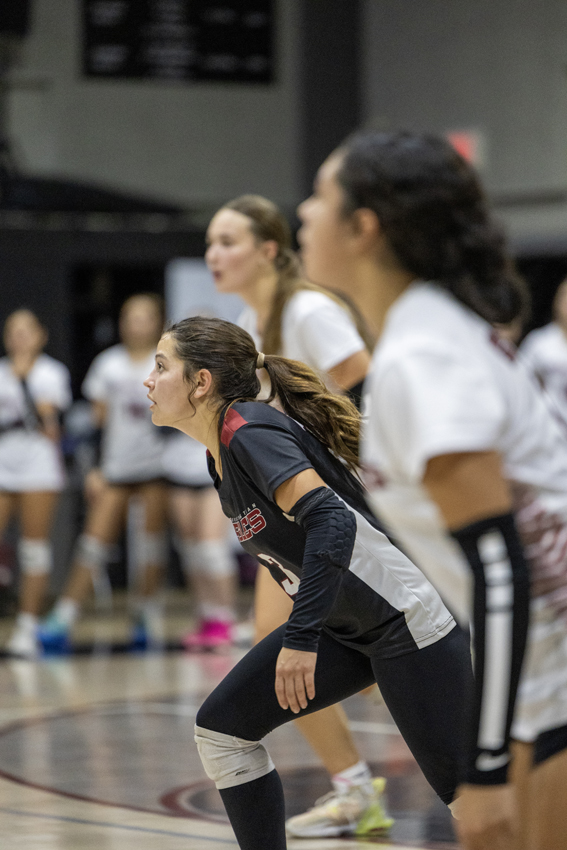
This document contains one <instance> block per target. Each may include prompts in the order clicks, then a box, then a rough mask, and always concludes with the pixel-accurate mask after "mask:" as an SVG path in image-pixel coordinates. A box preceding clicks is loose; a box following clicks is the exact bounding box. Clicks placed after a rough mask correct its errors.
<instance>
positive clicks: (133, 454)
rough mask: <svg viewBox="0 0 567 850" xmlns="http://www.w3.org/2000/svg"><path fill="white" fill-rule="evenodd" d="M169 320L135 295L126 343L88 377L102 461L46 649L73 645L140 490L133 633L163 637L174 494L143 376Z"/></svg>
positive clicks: (155, 299)
mask: <svg viewBox="0 0 567 850" xmlns="http://www.w3.org/2000/svg"><path fill="white" fill-rule="evenodd" d="M163 321H164V316H163V303H162V300H161V298H160V297H159V296H157V295H154V294H140V295H133V296H132V297H130V298H128V299H127V301H125V302H124V304H123V306H122V309H121V311H120V323H119V331H120V339H121V342H120V344H119V345H114V346H112V347H111V348H109V349H107V350H106V351H103V352H102V353H101V354H99V355H97V357H96V358H95V359H94V361H93V363H92V364H91V366H90V368H89V371H88V373H87V375H86V377H85V380H84V382H83V386H82V392H83V394H84V396H85V398H87V399H88V400H89V401H90V402H91V403H92V416H93V422H94V424H95V426H96V427H97V428H98V429H99V434H100V439H101V455H100V466H97V467H96V468H94V469H92V470H91V471H90V472H89V473H88V475H87V478H86V482H85V495H86V499H87V502H88V508H87V518H86V521H85V526H84V528H83V531H82V533H81V534H80V536H79V538H78V540H77V544H76V549H75V555H74V559H73V564H72V568H71V573H70V576H69V578H68V580H67V584H66V586H65V589H64V591H63V593H62V595H61V597H60V599H59V600H58V601H57V603H56V604H55V607H54V608H53V610H52V612H51V614H50V615H49V617H48V618H47V619H46V620H45V621H44V623H43V624H42V627H41V632H40V637H41V640H42V643H43V645H44V647H45V648H46V649H55V648H62V647H64V646H65V645H66V644H67V641H68V637H69V633H70V631H71V629H72V627H73V625H74V623H75V622H76V620H77V618H78V616H79V613H80V609H81V606H82V605H83V603H84V602H85V600H86V599H87V597H88V596H89V594H90V592H91V590H92V588H93V584H95V585H96V584H97V583H98V582H99V581H100V576H101V575H102V573H103V571H104V570H105V568H106V564H107V562H108V560H109V553H110V547H111V546H113V545H114V544H115V543H116V541H117V540H118V538H119V535H120V533H121V531H122V530H123V529H124V527H125V523H126V518H127V512H128V508H129V503H130V500H131V499H132V498H133V497H135V498H136V499H137V500H138V502H139V503H140V504H141V506H142V507H143V529H140V530H139V532H138V533H139V539H138V540H137V541H136V555H137V557H138V559H139V563H138V564H137V566H138V568H139V573H138V575H137V577H136V578H137V587H136V591H137V593H138V599H137V601H136V604H135V612H134V618H135V625H134V632H133V636H132V639H133V642H134V644H135V645H139V646H143V645H145V643H146V642H147V641H154V642H155V641H158V640H160V639H161V617H160V610H159V602H158V600H157V593H158V589H159V588H160V586H161V583H162V576H163V572H164V567H165V564H166V559H167V539H166V495H167V494H166V488H165V484H164V482H163V478H162V475H163V471H162V465H161V454H162V445H163V440H162V438H161V435H160V434H159V431H158V430H157V428H155V426H154V425H153V424H152V422H151V418H150V416H149V414H148V410H147V400H146V393H145V390H144V385H143V381H144V378H145V376H146V375H147V372H148V369H150V368H151V364H153V359H154V354H155V347H156V344H157V342H158V340H159V338H160V335H161V332H162V329H163Z"/></svg>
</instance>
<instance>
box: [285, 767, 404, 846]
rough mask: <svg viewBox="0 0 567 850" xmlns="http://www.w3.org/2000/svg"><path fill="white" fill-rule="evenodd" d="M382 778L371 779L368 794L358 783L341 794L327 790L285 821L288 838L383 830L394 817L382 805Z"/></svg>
mask: <svg viewBox="0 0 567 850" xmlns="http://www.w3.org/2000/svg"><path fill="white" fill-rule="evenodd" d="M385 787H386V780H385V779H384V777H383V776H377V777H376V778H375V779H373V780H372V788H373V791H374V793H373V794H368V793H367V792H366V791H365V790H364V788H363V787H361V786H360V785H353V786H351V787H350V788H349V789H348V791H347V792H346V793H345V794H337V792H336V791H330V792H329V793H328V794H325V796H324V797H321V798H320V799H319V800H317V802H316V803H315V806H314V807H313V808H312V809H309V811H307V812H305V813H304V814H302V815H296V816H295V817H293V818H290V819H289V820H288V821H287V822H286V825H285V826H286V831H287V834H288V835H289V836H290V837H292V838H332V837H336V836H339V835H356V836H362V835H372V834H377V833H382V834H383V833H385V832H387V831H388V830H389V829H390V827H391V826H392V824H393V823H394V819H393V818H391V817H390V816H389V815H388V812H387V810H386V807H385V804H384V797H383V795H384V789H385Z"/></svg>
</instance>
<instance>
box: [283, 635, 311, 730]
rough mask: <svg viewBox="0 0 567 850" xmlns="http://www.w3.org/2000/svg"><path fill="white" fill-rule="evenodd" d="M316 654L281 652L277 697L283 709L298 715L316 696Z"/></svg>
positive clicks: (293, 651)
mask: <svg viewBox="0 0 567 850" xmlns="http://www.w3.org/2000/svg"><path fill="white" fill-rule="evenodd" d="M316 663H317V653H316V652H302V651H301V650H299V649H286V648H285V647H284V648H283V649H282V650H281V652H280V654H279V655H278V660H277V662H276V696H277V698H278V702H279V704H280V706H281V707H282V708H290V709H291V710H292V711H293V713H294V714H298V713H299V711H300V710H301V709H302V708H307V701H308V700H310V699H313V697H314V696H315V665H316Z"/></svg>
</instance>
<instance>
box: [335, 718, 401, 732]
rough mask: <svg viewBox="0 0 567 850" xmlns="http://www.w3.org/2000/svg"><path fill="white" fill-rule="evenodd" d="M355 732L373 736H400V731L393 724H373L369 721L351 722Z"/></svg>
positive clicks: (349, 723)
mask: <svg viewBox="0 0 567 850" xmlns="http://www.w3.org/2000/svg"><path fill="white" fill-rule="evenodd" d="M348 725H349V727H350V728H351V729H352V731H353V732H369V733H370V734H371V735H399V734H400V730H399V729H398V727H397V726H394V724H393V723H372V721H367V720H349V722H348Z"/></svg>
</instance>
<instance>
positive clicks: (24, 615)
mask: <svg viewBox="0 0 567 850" xmlns="http://www.w3.org/2000/svg"><path fill="white" fill-rule="evenodd" d="M38 623H39V618H38V617H36V615H35V614H29V613H28V612H27V611H22V612H21V613H20V614H18V616H17V618H16V629H17V630H18V631H21V632H35V630H36V629H37V626H38Z"/></svg>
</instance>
